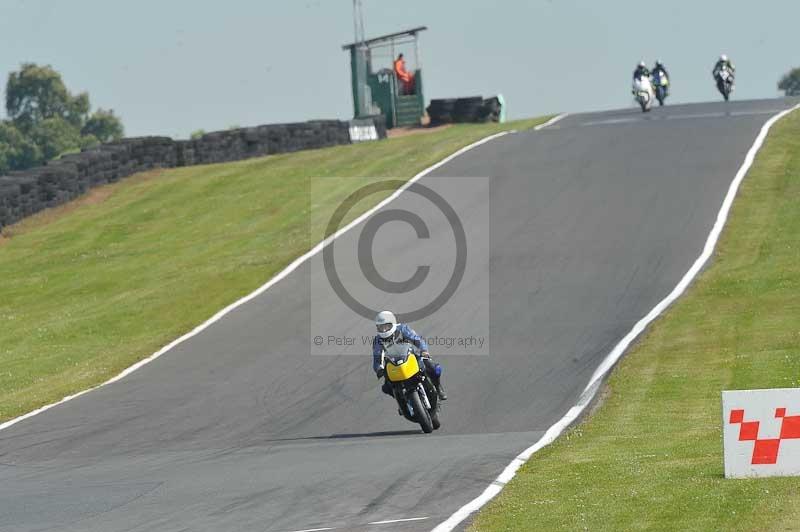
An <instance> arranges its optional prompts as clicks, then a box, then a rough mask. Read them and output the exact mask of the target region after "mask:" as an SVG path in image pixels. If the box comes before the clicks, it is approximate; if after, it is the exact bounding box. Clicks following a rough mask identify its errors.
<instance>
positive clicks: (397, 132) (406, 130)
mask: <svg viewBox="0 0 800 532" xmlns="http://www.w3.org/2000/svg"><path fill="white" fill-rule="evenodd" d="M451 125H452V124H442V125H441V126H434V127H396V128H394V129H390V130H388V131H387V132H386V135H387V136H388V137H389V138H390V139H394V138H398V137H407V136H409V135H424V134H426V133H436V132H437V131H443V130H445V129H447V128H449V127H450V126H451Z"/></svg>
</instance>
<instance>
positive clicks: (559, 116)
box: [533, 113, 569, 131]
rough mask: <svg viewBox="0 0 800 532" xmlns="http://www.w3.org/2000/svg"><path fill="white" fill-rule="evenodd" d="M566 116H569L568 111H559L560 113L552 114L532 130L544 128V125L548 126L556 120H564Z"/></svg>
mask: <svg viewBox="0 0 800 532" xmlns="http://www.w3.org/2000/svg"><path fill="white" fill-rule="evenodd" d="M568 116H569V113H561V114H560V115H556V116H554V117H553V118H551V119H550V120H548V121H547V122H545V123H544V124H539V125H538V126H536V127H534V128H533V130H534V131H539V130H542V129H544V128H546V127H550V126H552V125H553V124H555V123H556V122H560V121H561V120H564V119H565V118H566V117H568Z"/></svg>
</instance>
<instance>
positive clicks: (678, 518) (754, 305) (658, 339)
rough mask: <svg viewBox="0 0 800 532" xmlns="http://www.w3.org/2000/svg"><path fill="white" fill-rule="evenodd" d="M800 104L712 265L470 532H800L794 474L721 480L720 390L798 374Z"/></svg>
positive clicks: (753, 180)
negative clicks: (579, 419) (587, 409)
mask: <svg viewBox="0 0 800 532" xmlns="http://www.w3.org/2000/svg"><path fill="white" fill-rule="evenodd" d="M798 235H800V113H798V112H795V113H792V114H791V115H789V116H788V117H786V118H784V119H783V120H782V121H780V122H778V123H777V124H776V125H775V126H774V128H773V129H772V132H771V133H770V135H769V137H768V140H767V142H766V144H765V146H764V148H763V149H762V151H761V152H760V153H759V155H758V157H757V159H756V163H755V165H754V166H753V167H752V169H751V171H750V173H749V174H748V175H747V177H746V178H745V180H744V182H743V184H742V187H741V188H740V191H739V196H738V198H737V200H736V202H735V204H734V207H733V210H732V213H731V217H730V219H729V221H728V224H727V227H726V228H725V230H724V233H723V235H722V238H721V240H720V242H719V246H718V248H717V252H716V254H715V256H714V259H713V262H712V264H711V266H710V267H709V268H708V269H707V270H706V271H705V272H704V273H703V274H702V275H701V276H700V277H699V278H698V279H697V280H696V282H695V284H694V285H693V286H692V287H691V288H690V290H689V292H688V293H687V294H686V295H684V297H683V298H681V299H680V300H679V301H678V302H676V303H675V304H674V305H673V306H672V307H671V308H670V309H669V310H668V311H667V312H666V313H665V314H664V315H663V316H662V317H661V318H660V319H659V320H658V321H657V322H656V323H655V324H654V325H653V326H652V328H651V329H650V330H649V332H648V333H647V334H646V336H645V338H644V339H643V340H642V341H640V342H639V344H638V345H637V346H636V347H635V348H633V350H632V351H631V352H630V353H629V354H628V355H627V356H626V358H625V359H623V361H622V362H621V363H620V364H619V366H618V367H617V368H616V369H615V370H614V372H613V374H612V375H611V377H610V379H609V382H608V385H607V389H606V398H605V402H604V404H603V405H602V406H601V407H600V408H599V409H598V410H597V411H596V412H595V413H594V414H593V415H592V416H591V417H590V418H589V419H588V420H586V421H585V422H584V423H582V424H580V425H579V426H577V427H576V428H574V429H573V430H571V431H569V432H568V433H567V434H566V435H564V436H563V437H562V438H560V439H559V440H557V441H556V442H555V443H554V444H553V445H551V446H549V447H547V448H545V449H544V450H542V451H541V452H540V453H538V454H536V455H535V456H534V457H533V458H532V459H531V460H530V461H529V462H528V463H527V464H526V465H525V466H524V467H522V468H521V469H520V471H519V473H518V475H517V476H516V477H515V479H514V480H513V481H512V482H511V483H510V484H509V485H508V487H507V488H506V489H505V490H504V491H503V492H502V493H501V494H500V496H498V497H497V498H496V499H495V500H493V501H492V502H491V503H490V504H489V505H488V506H487V507H486V508H485V509H484V511H483V512H481V513H480V514H479V515H478V517H477V518H476V519H475V521H474V523H473V524H472V526H471V528H470V530H471V531H473V532H475V531H490V532H495V531H501V530H502V531H505V530H614V531H616V530H703V531H705V530H724V531H734V530H798V529H800V482H798V481H797V479H790V478H782V479H757V480H755V479H754V480H725V479H724V478H723V464H722V430H721V426H720V424H721V404H720V391H721V390H726V389H749V388H776V387H797V386H798V380H800V326H798V316H800V297H799V296H800V260H798V259H800V241H799V240H798Z"/></svg>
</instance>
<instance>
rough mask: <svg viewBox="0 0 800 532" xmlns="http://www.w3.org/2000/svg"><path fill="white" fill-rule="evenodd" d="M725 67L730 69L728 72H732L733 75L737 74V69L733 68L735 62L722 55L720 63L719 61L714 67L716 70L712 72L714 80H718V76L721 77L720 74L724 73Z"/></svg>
mask: <svg viewBox="0 0 800 532" xmlns="http://www.w3.org/2000/svg"><path fill="white" fill-rule="evenodd" d="M723 67H728V70H730V71H731V73H732V74H733V73H736V67H735V66H733V62H732V61H731V60H730V59H729V58H728V56H727V55H725V54H722V55H721V56H719V61H717V64H716V65H714V70H712V71H711V74H712V75H713V76H714V79H717V76H719V73H720V72H721V71H722V68H723Z"/></svg>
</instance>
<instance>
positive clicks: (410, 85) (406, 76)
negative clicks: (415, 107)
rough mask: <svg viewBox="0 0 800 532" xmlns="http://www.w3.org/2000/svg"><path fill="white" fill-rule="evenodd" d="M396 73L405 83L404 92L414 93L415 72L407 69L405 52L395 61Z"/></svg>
mask: <svg viewBox="0 0 800 532" xmlns="http://www.w3.org/2000/svg"><path fill="white" fill-rule="evenodd" d="M394 73H395V75H396V76H397V79H398V80H400V82H401V83H402V84H403V94H414V74H412V73H411V72H408V71H407V70H406V60H405V59H404V58H403V54H400V55H398V56H397V59H396V60H395V62H394Z"/></svg>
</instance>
